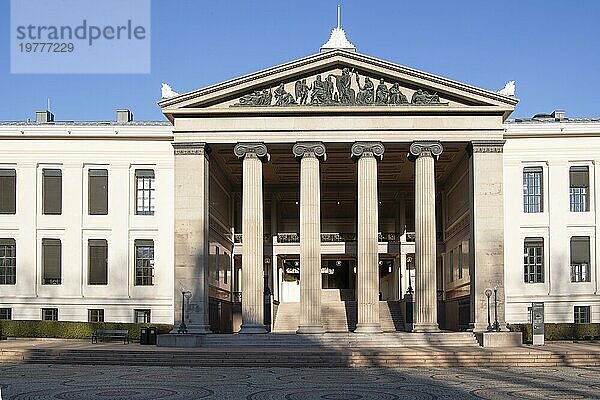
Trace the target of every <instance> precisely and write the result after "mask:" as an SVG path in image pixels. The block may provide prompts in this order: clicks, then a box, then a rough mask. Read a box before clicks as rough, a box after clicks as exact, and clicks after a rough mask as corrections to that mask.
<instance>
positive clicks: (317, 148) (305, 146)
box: [292, 142, 327, 162]
mask: <svg viewBox="0 0 600 400" xmlns="http://www.w3.org/2000/svg"><path fill="white" fill-rule="evenodd" d="M292 153H294V156H295V157H296V160H297V161H300V160H301V159H302V158H304V157H316V158H317V159H318V160H319V161H321V162H324V161H325V160H326V159H327V152H326V149H325V145H324V144H323V143H322V142H296V144H294V147H293V148H292Z"/></svg>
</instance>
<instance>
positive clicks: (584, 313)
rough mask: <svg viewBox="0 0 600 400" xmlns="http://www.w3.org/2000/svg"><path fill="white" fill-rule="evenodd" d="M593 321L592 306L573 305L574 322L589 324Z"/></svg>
mask: <svg viewBox="0 0 600 400" xmlns="http://www.w3.org/2000/svg"><path fill="white" fill-rule="evenodd" d="M591 322H592V307H591V306H573V323H575V324H589V323H591Z"/></svg>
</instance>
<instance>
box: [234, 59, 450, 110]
mask: <svg viewBox="0 0 600 400" xmlns="http://www.w3.org/2000/svg"><path fill="white" fill-rule="evenodd" d="M292 89H293V93H292ZM402 90H403V88H401V87H400V84H399V83H398V82H392V83H387V82H386V81H385V79H384V78H380V79H379V80H378V83H377V85H376V84H375V83H374V82H373V79H372V78H371V77H369V76H364V77H361V76H360V75H359V74H358V72H356V71H355V70H354V69H353V70H350V69H349V68H343V69H342V70H341V73H338V74H335V73H333V72H331V73H327V74H318V75H316V76H314V77H313V78H310V79H306V78H302V79H299V80H297V81H295V82H294V83H293V84H288V87H287V88H286V85H285V84H284V83H280V84H279V85H277V87H275V88H273V87H271V88H268V89H262V90H254V91H253V92H252V93H248V94H246V95H244V96H242V97H241V98H239V99H238V101H237V102H236V103H234V104H231V107H291V106H397V105H404V106H406V105H419V106H422V105H448V103H447V102H442V101H441V100H440V96H439V95H438V94H437V93H435V92H434V93H430V92H428V91H427V90H425V89H417V90H416V91H415V92H414V93H413V94H412V96H410V95H409V96H410V100H409V97H407V95H406V94H405V93H403V92H402Z"/></svg>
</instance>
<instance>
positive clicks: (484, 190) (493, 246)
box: [467, 140, 506, 331]
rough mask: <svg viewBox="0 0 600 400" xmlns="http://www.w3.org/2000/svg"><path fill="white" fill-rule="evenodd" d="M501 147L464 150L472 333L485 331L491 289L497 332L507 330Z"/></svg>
mask: <svg viewBox="0 0 600 400" xmlns="http://www.w3.org/2000/svg"><path fill="white" fill-rule="evenodd" d="M503 146H504V140H494V141H473V142H471V143H470V144H469V146H468V148H467V151H468V153H469V155H470V157H469V198H470V241H469V272H470V277H471V324H472V327H473V330H474V331H484V330H485V329H486V328H487V297H486V296H485V290H486V289H492V290H493V289H494V288H497V289H498V290H497V302H498V322H499V324H500V329H502V330H506V322H505V318H504V316H505V291H504V191H503V153H502V151H503ZM492 304H493V298H492ZM493 319H494V314H493V310H492V320H493Z"/></svg>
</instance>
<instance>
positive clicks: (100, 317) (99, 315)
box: [88, 309, 104, 322]
mask: <svg viewBox="0 0 600 400" xmlns="http://www.w3.org/2000/svg"><path fill="white" fill-rule="evenodd" d="M88 322H104V310H103V309H94V310H88Z"/></svg>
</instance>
